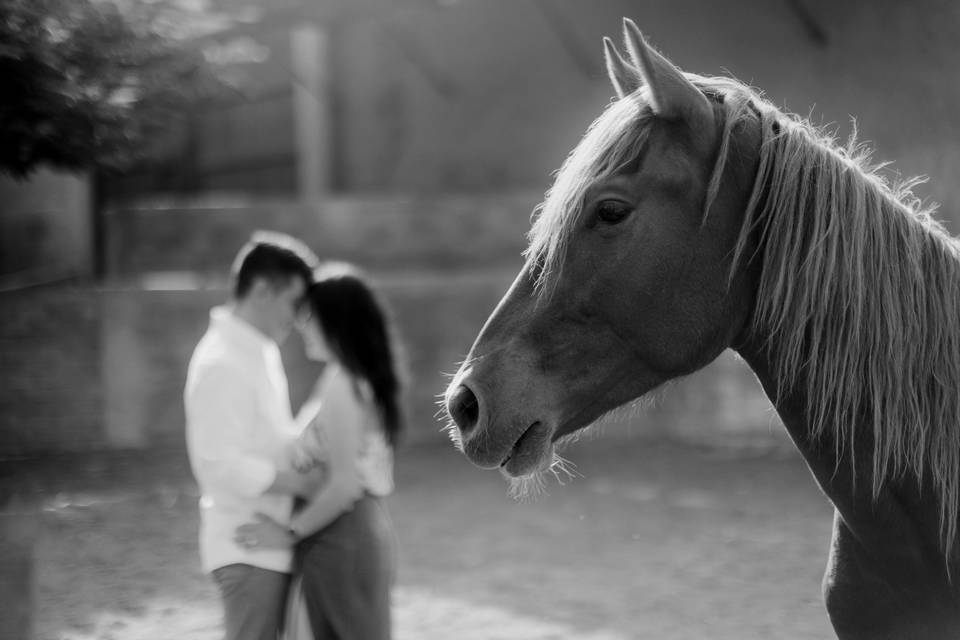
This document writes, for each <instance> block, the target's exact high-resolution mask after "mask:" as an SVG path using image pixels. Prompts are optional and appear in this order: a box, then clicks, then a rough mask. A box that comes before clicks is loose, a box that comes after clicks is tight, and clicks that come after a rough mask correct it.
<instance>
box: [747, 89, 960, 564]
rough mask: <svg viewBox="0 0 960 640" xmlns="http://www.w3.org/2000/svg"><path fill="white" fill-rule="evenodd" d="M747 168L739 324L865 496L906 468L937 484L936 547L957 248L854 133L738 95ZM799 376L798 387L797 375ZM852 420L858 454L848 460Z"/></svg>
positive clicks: (954, 440) (956, 316) (955, 477)
mask: <svg viewBox="0 0 960 640" xmlns="http://www.w3.org/2000/svg"><path fill="white" fill-rule="evenodd" d="M751 103H752V104H753V105H755V106H754V107H753V109H754V111H755V117H756V118H757V119H758V120H759V126H760V127H761V129H762V143H761V147H760V150H759V152H760V156H759V169H758V171H757V175H756V178H755V182H754V187H753V192H752V195H751V198H750V202H749V205H748V207H747V211H746V213H745V216H744V221H743V224H742V227H741V232H740V237H739V240H738V244H737V248H736V250H735V253H734V256H735V258H734V266H733V269H734V270H736V269H737V268H738V265H742V264H743V263H744V262H746V261H748V260H750V259H751V258H752V256H748V255H747V251H748V247H749V246H751V243H753V242H755V241H757V239H759V243H760V245H761V247H762V250H761V251H760V252H759V253H758V257H757V259H758V260H760V261H761V265H760V266H761V275H760V283H759V289H758V291H757V296H756V308H755V310H754V315H753V320H752V327H751V330H752V332H753V335H754V336H755V337H756V338H758V339H760V340H763V341H765V344H766V345H768V347H770V348H771V351H770V353H771V354H772V355H773V358H774V363H775V367H776V373H777V379H778V384H779V389H778V391H777V394H778V396H779V395H781V394H783V393H785V392H788V391H791V390H798V391H801V392H802V393H803V395H804V396H805V398H806V403H807V406H806V413H807V417H808V421H809V422H808V428H809V430H810V432H811V434H812V435H813V436H814V437H819V436H821V435H823V434H825V433H827V432H830V433H832V434H833V436H834V442H835V446H836V447H837V457H838V460H839V459H840V458H841V456H843V455H848V456H849V459H850V461H851V463H852V464H854V465H857V464H862V463H864V462H865V463H866V464H870V465H871V467H870V469H869V471H870V477H871V479H872V490H873V494H874V496H875V497H876V496H877V495H879V493H880V491H881V488H882V486H883V485H884V483H885V482H886V481H887V480H891V479H898V478H903V477H904V476H905V475H907V474H912V475H914V476H915V477H916V478H917V479H918V480H920V479H924V478H927V479H929V480H932V482H933V485H934V487H936V490H937V492H938V499H939V503H940V519H941V545H942V547H943V549H944V551H945V552H947V553H949V552H950V551H951V550H952V548H953V545H954V543H955V540H956V537H957V517H958V500H960V394H958V393H957V386H958V383H960V362H958V355H960V299H958V295H960V251H958V245H957V243H956V241H955V240H954V239H953V238H951V237H950V236H949V235H948V234H947V233H946V232H945V231H944V229H943V228H942V227H941V226H940V225H939V224H938V223H937V222H936V221H935V220H934V219H933V218H932V216H931V213H932V211H933V207H925V206H924V205H923V204H922V203H921V201H920V200H919V199H918V198H916V197H915V196H914V195H913V194H912V192H911V188H912V186H914V185H915V184H917V182H918V181H917V180H913V181H906V182H900V183H891V182H888V181H887V180H886V179H885V178H884V176H883V175H882V174H881V173H880V170H881V169H882V166H880V165H872V164H871V162H870V153H869V151H868V150H867V149H866V148H865V147H863V146H861V145H858V144H857V143H856V142H855V139H854V137H851V141H850V143H849V144H848V145H847V146H846V147H842V146H840V145H838V144H837V143H836V141H835V140H834V138H833V137H832V136H830V135H828V134H826V133H825V132H824V131H822V130H821V129H818V128H816V127H813V126H812V125H810V124H809V122H807V121H806V120H804V119H802V118H800V117H798V116H794V115H789V114H784V113H782V112H780V111H778V110H777V109H776V108H774V107H773V106H772V105H770V104H769V103H766V102H764V101H762V100H760V99H759V98H758V97H753V98H751ZM800 385H802V386H800ZM859 429H870V430H871V434H872V436H873V451H872V454H873V455H872V460H871V461H858V460H855V459H854V451H855V448H854V446H853V445H854V441H855V439H856V437H857V433H858V430H859Z"/></svg>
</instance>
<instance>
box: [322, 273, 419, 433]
mask: <svg viewBox="0 0 960 640" xmlns="http://www.w3.org/2000/svg"><path fill="white" fill-rule="evenodd" d="M307 298H308V299H309V301H310V308H311V311H312V313H313V317H314V318H315V319H316V320H317V322H318V323H319V326H320V331H321V332H322V333H323V336H324V338H326V341H327V344H328V345H329V346H330V349H331V350H332V351H333V352H334V355H336V356H337V358H338V359H339V360H340V362H341V363H342V364H343V366H344V367H345V368H346V369H347V371H349V372H350V373H351V374H352V375H353V376H355V377H357V378H362V379H364V380H366V381H367V382H369V383H370V386H371V387H372V388H373V396H374V401H375V402H376V404H377V407H378V408H379V410H380V414H381V417H382V418H383V428H384V431H385V435H386V437H387V441H388V442H389V443H390V445H391V446H396V444H397V442H398V440H399V436H400V432H401V431H402V429H403V415H402V412H401V409H400V390H401V382H400V375H399V372H398V363H397V354H396V344H395V339H394V335H393V334H394V330H393V327H392V325H391V322H390V318H389V315H388V312H387V308H386V306H385V305H384V304H383V302H381V300H380V299H379V297H378V295H377V294H376V292H375V291H374V290H373V288H372V287H371V285H370V284H369V283H368V282H367V280H366V279H365V277H364V276H363V275H362V274H361V273H360V272H359V270H357V269H356V268H355V267H353V266H352V265H349V264H345V263H326V264H324V265H322V266H320V267H319V268H318V269H317V270H316V272H315V273H314V279H313V283H312V284H311V285H310V288H309V289H308V291H307Z"/></svg>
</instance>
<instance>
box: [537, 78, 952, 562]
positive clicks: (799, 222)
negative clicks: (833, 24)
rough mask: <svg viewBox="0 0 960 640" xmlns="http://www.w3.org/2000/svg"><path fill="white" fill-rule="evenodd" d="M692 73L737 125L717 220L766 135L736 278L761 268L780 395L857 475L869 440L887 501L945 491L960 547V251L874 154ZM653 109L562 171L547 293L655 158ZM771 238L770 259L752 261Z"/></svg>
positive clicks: (874, 477) (761, 326)
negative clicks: (790, 398) (612, 191)
mask: <svg viewBox="0 0 960 640" xmlns="http://www.w3.org/2000/svg"><path fill="white" fill-rule="evenodd" d="M687 77H688V78H689V79H690V80H691V81H692V82H693V83H694V84H695V85H696V86H697V87H698V88H700V90H701V91H703V92H704V93H705V94H706V95H708V96H709V97H711V98H712V99H713V100H714V102H715V103H716V102H719V107H720V108H719V109H718V110H717V111H718V113H720V114H722V127H723V130H722V135H721V140H722V143H721V149H720V153H719V155H718V160H717V164H716V166H715V167H714V170H713V177H712V179H711V182H710V186H709V189H708V193H707V194H706V197H705V202H706V205H705V208H704V215H708V214H709V208H710V204H711V203H712V201H713V197H714V196H715V195H716V192H717V190H718V189H719V186H720V178H721V176H722V175H723V170H724V167H725V163H726V160H727V152H726V150H727V144H728V142H729V140H730V137H731V136H732V135H734V133H733V132H734V130H735V128H736V127H737V126H738V125H744V126H756V127H759V130H760V131H761V132H762V142H761V146H760V150H759V169H758V171H757V176H756V178H755V182H754V187H753V192H752V195H751V198H750V202H749V205H748V208H747V211H746V212H745V214H744V221H743V224H742V227H741V231H740V238H739V241H738V244H737V246H736V249H735V252H734V256H733V262H732V266H731V274H732V273H733V272H734V271H735V270H737V269H738V268H741V267H742V266H743V265H744V264H745V263H746V262H747V261H750V260H754V259H756V260H759V261H760V264H761V278H760V284H759V289H758V292H757V296H756V308H755V310H754V315H753V320H752V327H751V329H752V331H753V334H754V335H755V336H757V337H758V338H761V339H763V340H765V341H766V343H765V344H766V345H768V346H770V347H772V350H771V353H773V354H775V362H774V365H775V367H776V373H777V377H778V381H779V385H780V388H779V391H778V395H779V394H782V393H784V392H787V391H788V390H796V391H801V392H802V393H803V394H804V396H805V398H806V402H807V406H806V415H807V419H808V428H809V430H810V433H811V434H812V435H813V436H814V437H818V436H820V435H822V434H824V433H828V432H830V433H833V434H834V436H835V438H834V441H835V443H836V446H837V449H838V454H840V455H848V456H850V459H851V462H853V463H855V464H860V463H861V462H862V461H855V460H853V452H854V445H855V443H856V440H857V438H862V437H864V435H866V434H867V432H864V431H862V430H863V429H869V430H870V432H869V435H871V436H872V440H873V447H872V449H873V456H872V461H870V462H869V464H870V465H871V466H870V467H869V469H870V474H869V476H865V477H869V478H870V482H871V485H872V490H873V494H874V496H876V495H878V494H879V492H880V490H881V488H882V486H883V484H884V483H885V482H886V481H887V480H900V479H909V478H911V477H913V478H914V479H918V478H923V479H926V480H929V481H932V483H933V486H934V487H935V489H936V492H937V494H938V495H937V496H936V497H937V498H938V500H939V504H940V516H941V543H942V546H943V548H944V550H945V551H947V552H949V551H951V550H952V548H953V545H954V542H955V540H956V537H957V518H958V502H960V250H958V245H957V244H956V242H955V241H954V239H952V238H951V237H950V236H949V235H948V234H947V233H946V232H945V231H944V230H943V228H942V227H941V226H940V225H939V224H938V223H937V222H936V221H934V220H933V219H932V217H931V215H930V214H931V211H932V209H931V208H925V207H923V206H922V205H921V203H920V202H919V201H918V199H917V198H915V197H914V196H913V195H912V193H911V191H910V187H911V186H912V185H913V184H915V182H907V183H903V184H899V185H896V184H894V185H891V184H889V183H888V182H887V181H886V180H885V179H884V178H883V177H882V176H881V175H880V174H879V172H878V169H879V168H878V167H874V166H871V165H870V164H869V154H868V153H866V151H865V150H864V149H863V148H862V147H857V146H856V145H854V143H853V142H852V141H851V144H850V145H849V146H848V147H847V148H842V147H840V146H838V145H837V144H836V142H835V141H834V139H833V138H832V137H830V136H829V135H826V134H825V133H824V132H823V131H821V130H819V129H817V128H815V127H813V126H811V125H810V124H809V123H808V122H807V121H806V120H804V119H802V118H800V117H797V116H793V115H789V114H785V113H782V112H781V111H779V110H777V109H776V108H775V107H774V106H773V105H771V104H770V103H769V102H767V101H765V100H763V99H762V98H761V97H760V96H759V94H758V93H757V92H755V91H752V90H751V89H749V88H747V87H746V86H744V85H742V84H741V83H739V82H736V81H734V80H730V79H727V78H703V77H700V76H696V75H693V74H687ZM644 105H645V99H644V95H643V91H642V90H641V91H640V92H636V93H634V94H632V95H631V96H628V97H627V98H624V99H621V100H619V101H617V102H614V103H613V104H612V105H610V106H609V107H608V108H607V110H606V111H605V112H604V113H603V114H602V115H601V116H600V117H599V118H598V119H597V120H596V121H595V122H594V124H593V125H592V126H591V128H590V130H589V131H588V132H587V134H586V135H585V136H584V139H583V140H582V141H581V143H580V144H579V145H578V146H577V148H576V149H574V151H573V152H571V154H570V156H569V157H568V158H567V160H566V161H565V163H564V165H563V167H562V168H561V169H560V171H559V173H558V175H557V179H556V182H555V183H554V185H553V187H552V188H551V189H550V191H549V192H548V194H547V197H546V199H545V201H544V203H543V205H542V207H541V209H540V211H539V215H538V216H537V218H536V219H535V221H534V224H533V228H532V229H531V232H530V244H529V247H528V249H527V253H526V257H527V260H528V262H530V263H532V264H536V266H537V267H538V270H539V271H538V274H539V275H538V278H539V279H538V285H539V286H540V287H541V289H547V288H549V287H550V284H551V281H555V279H556V278H557V277H558V276H559V274H560V271H561V269H562V256H563V253H564V246H565V243H566V241H567V238H568V237H569V229H570V228H571V222H572V221H573V220H575V219H576V218H577V216H578V215H579V212H580V210H581V208H582V205H583V199H584V195H585V192H586V190H587V188H588V187H589V185H590V184H592V183H593V182H594V181H596V180H597V179H598V178H602V177H605V176H607V175H610V174H612V173H616V172H618V171H619V170H621V168H622V167H624V166H626V165H628V164H629V163H630V162H632V161H634V160H635V159H636V158H637V155H638V154H639V153H642V151H643V149H642V146H643V144H644V142H645V140H646V138H647V135H646V133H647V131H648V130H649V124H650V121H651V118H652V116H650V115H648V114H649V111H648V110H644V108H643V107H644ZM631 154H632V155H631ZM758 239H759V246H760V250H759V251H758V255H748V252H749V247H751V246H754V245H753V244H752V243H755V242H756V241H757V240H758ZM800 381H803V382H802V383H803V384H804V388H796V385H797V384H800Z"/></svg>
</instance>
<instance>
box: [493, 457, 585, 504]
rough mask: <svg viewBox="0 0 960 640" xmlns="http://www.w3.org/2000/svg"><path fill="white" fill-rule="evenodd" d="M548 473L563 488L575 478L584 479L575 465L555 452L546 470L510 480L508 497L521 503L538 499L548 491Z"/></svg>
mask: <svg viewBox="0 0 960 640" xmlns="http://www.w3.org/2000/svg"><path fill="white" fill-rule="evenodd" d="M548 473H549V474H551V475H553V477H554V478H555V479H556V481H557V484H559V485H561V486H563V485H564V484H566V483H567V482H568V481H570V480H573V479H574V478H577V477H580V478H582V477H583V474H581V473H580V472H579V471H577V468H576V465H575V464H573V463H572V462H571V461H569V460H567V459H566V458H564V457H562V456H560V455H559V454H557V453H556V452H554V454H553V460H552V461H551V462H550V466H549V467H547V468H546V469H543V470H540V471H536V472H534V473H531V474H530V475H526V476H521V477H519V478H510V479H509V482H510V486H509V488H508V489H507V493H508V495H509V496H510V497H511V498H513V499H514V500H517V501H519V502H527V501H529V500H532V499H535V498H537V497H538V496H540V495H541V494H544V493H546V491H547V474H548Z"/></svg>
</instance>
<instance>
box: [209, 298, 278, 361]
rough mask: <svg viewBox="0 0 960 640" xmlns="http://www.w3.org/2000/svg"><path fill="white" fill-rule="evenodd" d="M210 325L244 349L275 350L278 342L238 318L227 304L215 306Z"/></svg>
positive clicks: (211, 312) (211, 313)
mask: <svg viewBox="0 0 960 640" xmlns="http://www.w3.org/2000/svg"><path fill="white" fill-rule="evenodd" d="M210 326H212V327H215V328H216V329H217V330H218V331H220V332H221V333H223V334H224V335H226V336H227V337H228V339H229V340H230V341H232V342H234V343H236V344H237V345H239V346H241V347H242V348H244V349H256V350H260V351H262V350H264V349H269V350H271V351H272V350H274V349H277V348H278V347H277V343H276V342H274V341H273V340H272V339H271V338H270V337H268V336H267V335H266V334H264V333H263V332H262V331H260V330H259V329H257V328H256V327H254V326H253V325H252V324H250V323H249V322H247V321H246V320H243V319H242V318H238V317H237V316H236V314H234V313H233V310H232V309H230V307H227V306H220V307H214V308H213V309H212V310H211V311H210Z"/></svg>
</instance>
